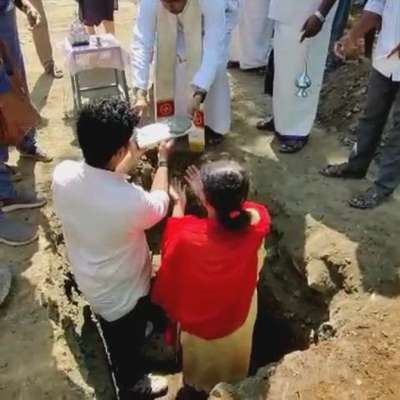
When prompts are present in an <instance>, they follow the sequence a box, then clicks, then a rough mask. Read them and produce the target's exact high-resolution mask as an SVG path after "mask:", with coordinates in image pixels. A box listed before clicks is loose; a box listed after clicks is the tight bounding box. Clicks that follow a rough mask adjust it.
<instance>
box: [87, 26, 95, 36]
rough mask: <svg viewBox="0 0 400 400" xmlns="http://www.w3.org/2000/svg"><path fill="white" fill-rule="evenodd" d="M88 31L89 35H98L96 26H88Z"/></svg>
mask: <svg viewBox="0 0 400 400" xmlns="http://www.w3.org/2000/svg"><path fill="white" fill-rule="evenodd" d="M86 30H87V33H88V34H89V35H95V34H96V28H95V27H94V25H93V26H89V25H86Z"/></svg>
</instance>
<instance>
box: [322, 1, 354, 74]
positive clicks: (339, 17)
mask: <svg viewBox="0 0 400 400" xmlns="http://www.w3.org/2000/svg"><path fill="white" fill-rule="evenodd" d="M350 10H351V0H339V4H338V9H337V11H336V15H335V19H334V21H333V26H332V35H331V41H330V45H329V56H328V61H327V67H328V69H330V70H332V69H335V68H336V67H337V66H338V65H339V63H340V61H339V60H338V59H337V57H336V56H335V54H334V53H333V48H334V45H335V43H336V42H337V41H338V40H339V39H340V38H341V37H342V36H343V33H344V30H345V28H346V25H347V21H348V19H349V15H350Z"/></svg>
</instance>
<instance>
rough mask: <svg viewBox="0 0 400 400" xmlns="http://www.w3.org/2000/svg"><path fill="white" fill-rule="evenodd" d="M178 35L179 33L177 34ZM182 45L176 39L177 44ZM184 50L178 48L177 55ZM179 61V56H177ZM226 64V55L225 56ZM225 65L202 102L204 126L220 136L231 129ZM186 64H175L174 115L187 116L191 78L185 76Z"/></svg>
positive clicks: (229, 98)
mask: <svg viewBox="0 0 400 400" xmlns="http://www.w3.org/2000/svg"><path fill="white" fill-rule="evenodd" d="M178 35H179V33H178ZM230 38H231V33H230V32H227V37H226V41H227V47H226V48H227V49H228V48H229V43H230ZM180 43H183V42H182V41H181V40H179V39H178V47H179V44H180ZM184 52H185V51H184V49H181V48H178V49H177V53H178V54H181V53H183V54H184ZM177 57H178V59H181V56H177ZM225 59H226V64H227V63H228V54H226V56H225ZM226 64H224V66H221V67H220V68H219V69H218V71H217V75H216V77H215V80H214V82H213V84H212V85H211V88H210V90H209V91H208V94H207V97H206V100H205V102H204V116H205V124H206V126H208V127H210V128H211V129H212V130H213V131H215V132H217V133H220V134H223V135H225V134H227V133H228V132H229V130H230V127H231V93H230V86H229V78H228V74H227V69H226ZM187 75H188V74H187V68H186V63H185V62H183V63H179V62H177V64H176V73H175V115H177V116H187V113H188V101H189V98H190V95H191V88H190V82H191V77H188V76H187Z"/></svg>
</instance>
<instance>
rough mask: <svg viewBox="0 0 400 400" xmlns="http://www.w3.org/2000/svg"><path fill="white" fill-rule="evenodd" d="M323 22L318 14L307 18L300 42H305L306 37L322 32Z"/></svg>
mask: <svg viewBox="0 0 400 400" xmlns="http://www.w3.org/2000/svg"><path fill="white" fill-rule="evenodd" d="M323 25H324V24H323V23H322V22H321V20H320V19H319V18H318V17H317V16H316V15H311V17H309V18H308V19H307V21H306V22H305V23H304V25H303V27H302V28H301V33H302V35H301V39H300V43H303V42H304V40H305V39H309V38H312V37H314V36H317V35H318V33H320V32H321V29H322V27H323Z"/></svg>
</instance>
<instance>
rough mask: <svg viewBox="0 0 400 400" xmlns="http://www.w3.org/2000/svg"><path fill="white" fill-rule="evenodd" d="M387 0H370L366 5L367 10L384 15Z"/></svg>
mask: <svg viewBox="0 0 400 400" xmlns="http://www.w3.org/2000/svg"><path fill="white" fill-rule="evenodd" d="M385 5H386V0H369V1H368V2H367V4H366V6H365V7H364V10H365V11H370V12H373V13H374V14H378V15H381V16H382V15H383V10H384V9H385Z"/></svg>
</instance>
